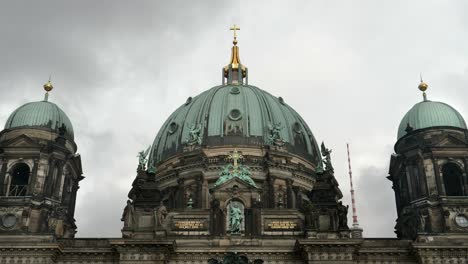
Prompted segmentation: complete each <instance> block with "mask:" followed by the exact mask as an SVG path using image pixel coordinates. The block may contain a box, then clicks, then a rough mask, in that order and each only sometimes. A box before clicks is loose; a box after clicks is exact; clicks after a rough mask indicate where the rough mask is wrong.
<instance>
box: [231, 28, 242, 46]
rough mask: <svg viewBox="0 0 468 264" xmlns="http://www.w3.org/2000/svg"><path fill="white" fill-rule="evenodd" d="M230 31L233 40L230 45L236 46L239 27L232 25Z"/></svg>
mask: <svg viewBox="0 0 468 264" xmlns="http://www.w3.org/2000/svg"><path fill="white" fill-rule="evenodd" d="M230 30H232V31H234V40H233V41H232V44H234V45H237V30H240V27H239V26H237V25H236V24H234V25H233V26H232V27H231V28H230Z"/></svg>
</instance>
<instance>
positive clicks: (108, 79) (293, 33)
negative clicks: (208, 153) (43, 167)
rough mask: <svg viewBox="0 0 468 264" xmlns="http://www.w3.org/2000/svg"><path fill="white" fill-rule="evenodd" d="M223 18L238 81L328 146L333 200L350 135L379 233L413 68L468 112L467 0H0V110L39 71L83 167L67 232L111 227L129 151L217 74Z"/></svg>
mask: <svg viewBox="0 0 468 264" xmlns="http://www.w3.org/2000/svg"><path fill="white" fill-rule="evenodd" d="M286 3H287V4H286ZM233 23H236V24H239V25H240V27H241V31H240V32H239V46H240V51H241V60H242V62H243V63H244V64H245V65H247V66H248V67H249V82H250V83H251V84H253V85H256V86H259V87H260V88H262V89H264V90H266V91H268V92H270V93H272V94H273V95H276V96H282V97H283V98H284V99H285V101H286V103H288V104H289V105H291V106H292V107H293V108H295V109H296V110H297V111H298V112H299V113H300V114H301V115H302V116H303V118H304V119H305V120H306V122H308V124H309V126H310V127H311V129H312V131H313V132H314V135H315V137H316V139H317V141H322V140H324V141H325V143H326V144H327V145H328V146H329V147H330V148H332V149H333V156H332V158H333V161H334V165H335V172H336V177H337V179H338V181H339V183H340V186H341V190H342V191H343V193H344V195H345V197H344V202H345V203H346V204H349V203H350V198H349V180H348V174H347V163H346V143H347V142H349V143H350V144H351V152H352V162H353V164H352V165H353V170H354V178H355V189H356V193H357V194H356V195H357V198H356V199H357V202H358V212H359V221H360V223H361V226H362V227H363V228H364V230H365V231H364V232H365V233H364V235H365V236H367V237H388V236H391V237H393V236H394V233H393V227H394V223H395V218H396V212H395V204H394V198H393V192H392V189H391V184H390V182H389V181H388V180H387V179H386V178H385V177H386V176H387V172H388V163H389V159H390V155H391V154H392V152H393V144H394V143H395V141H396V133H397V127H398V125H399V122H400V119H401V118H402V117H403V115H404V114H405V112H406V111H407V110H408V109H409V108H410V107H411V106H412V105H414V104H415V103H416V102H418V101H420V100H421V99H422V96H421V94H420V92H419V91H418V90H417V85H418V82H419V74H420V72H422V73H423V76H424V79H425V81H426V82H427V83H428V84H429V91H428V96H429V99H432V100H439V101H444V102H447V103H449V104H451V105H452V106H454V107H455V108H456V109H458V110H459V111H460V112H461V114H462V115H464V116H468V105H467V104H466V103H465V102H466V98H468V89H467V88H468V63H467V60H466V58H467V57H468V48H467V47H468V34H467V32H468V2H467V1H427V0H421V1H375V0H369V1H219V0H217V1H196V2H195V1H185V2H182V1H110V0H108V1H21V0H17V1H2V2H1V3H0V36H1V41H0V59H1V62H2V63H1V64H0V92H1V95H0V122H5V121H6V119H7V118H8V115H9V114H10V113H11V112H12V111H13V110H14V109H15V108H16V107H18V106H20V105H21V104H23V103H26V102H30V101H35V100H41V99H42V98H43V90H42V84H43V83H44V82H45V81H47V79H48V77H49V74H52V80H53V83H54V85H55V89H54V90H53V92H52V94H51V96H50V100H51V101H53V102H55V103H57V104H58V105H59V106H61V108H62V109H63V110H64V111H65V112H66V113H67V114H68V116H69V117H70V119H71V120H72V122H73V125H74V129H75V137H76V143H77V144H78V146H79V150H78V151H79V153H81V155H82V162H83V166H84V176H86V179H85V180H83V181H82V182H81V188H80V190H79V193H78V201H77V208H76V220H77V225H78V234H77V235H78V236H79V237H119V236H120V228H121V226H122V224H121V222H120V216H121V213H122V209H123V207H124V206H125V201H126V199H127V198H126V196H127V193H128V191H129V190H130V187H131V183H132V181H133V179H134V177H135V169H136V166H137V158H136V154H137V152H138V151H139V150H141V149H144V148H146V147H147V146H148V145H149V144H151V143H152V141H153V139H154V137H155V135H156V133H157V131H158V129H159V128H160V126H161V125H162V123H163V122H164V121H165V119H166V118H167V117H168V116H169V114H170V113H171V112H172V111H173V110H175V109H176V108H177V107H178V106H180V105H181V104H182V103H184V102H185V100H186V98H187V97H189V96H195V95H197V94H199V93H200V92H202V91H204V90H207V89H209V88H210V87H212V86H215V85H218V84H220V82H221V76H220V72H221V67H222V66H224V65H225V64H227V62H228V60H229V57H230V47H231V41H232V33H231V32H229V30H228V29H229V26H230V25H232V24H233Z"/></svg>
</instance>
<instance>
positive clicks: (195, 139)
mask: <svg viewBox="0 0 468 264" xmlns="http://www.w3.org/2000/svg"><path fill="white" fill-rule="evenodd" d="M200 134H201V125H200V124H198V125H197V124H192V125H190V126H189V134H188V137H187V138H186V139H185V144H187V145H188V146H193V145H201V143H202V138H201V136H200Z"/></svg>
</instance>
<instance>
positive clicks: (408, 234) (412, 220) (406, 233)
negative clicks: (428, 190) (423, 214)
mask: <svg viewBox="0 0 468 264" xmlns="http://www.w3.org/2000/svg"><path fill="white" fill-rule="evenodd" d="M420 225H421V223H420V217H419V214H418V212H417V210H416V209H415V208H413V207H411V206H407V207H405V208H403V210H402V212H401V214H400V216H399V217H398V219H397V224H396V226H395V229H396V232H395V233H396V234H397V236H398V237H399V238H407V239H408V238H409V239H414V238H416V234H417V232H418V230H419V229H420Z"/></svg>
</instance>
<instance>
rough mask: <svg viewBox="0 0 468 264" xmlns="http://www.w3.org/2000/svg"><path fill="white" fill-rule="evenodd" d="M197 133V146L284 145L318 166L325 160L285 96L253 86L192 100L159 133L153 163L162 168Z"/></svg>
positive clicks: (225, 87)
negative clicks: (285, 100)
mask: <svg viewBox="0 0 468 264" xmlns="http://www.w3.org/2000/svg"><path fill="white" fill-rule="evenodd" d="M193 131H197V132H196V133H195V134H196V138H197V139H198V140H197V141H195V144H198V145H201V146H203V147H213V146H223V145H235V146H264V145H274V144H279V145H282V147H284V148H285V149H286V150H287V151H289V152H290V153H293V154H296V155H299V156H302V157H304V158H306V159H308V160H310V161H313V162H314V163H315V162H316V161H318V160H319V158H320V151H319V149H318V147H317V143H316V141H315V138H314V136H313V134H312V132H311V130H310V129H309V127H308V126H307V124H306V123H305V122H304V120H303V119H302V118H301V116H299V115H298V114H297V113H296V111H294V110H293V109H292V108H291V107H290V106H288V105H287V104H286V103H285V102H284V101H283V99H282V98H281V97H279V98H278V97H274V96H272V95H271V94H269V93H267V92H265V91H263V90H261V89H259V88H257V87H255V86H251V85H245V84H244V85H229V84H228V85H221V86H216V87H213V88H211V89H209V90H207V91H205V92H203V93H201V94H200V95H198V96H196V97H194V98H191V97H189V98H188V99H187V101H186V103H185V104H183V105H182V106H181V107H179V108H178V109H177V110H176V111H175V112H174V113H173V114H172V115H171V116H170V117H169V118H168V119H167V121H166V122H165V123H164V125H163V126H162V128H161V129H160V131H159V133H158V134H157V136H156V138H155V140H154V143H153V146H152V151H151V154H150V160H153V161H154V163H155V164H157V163H159V162H161V161H164V160H166V159H167V158H169V157H171V156H173V155H176V154H178V153H181V152H183V150H184V147H185V146H187V143H188V142H189V141H190V136H191V135H192V136H193ZM190 132H192V134H191V133H190ZM272 139H276V140H272Z"/></svg>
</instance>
